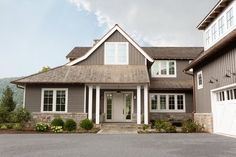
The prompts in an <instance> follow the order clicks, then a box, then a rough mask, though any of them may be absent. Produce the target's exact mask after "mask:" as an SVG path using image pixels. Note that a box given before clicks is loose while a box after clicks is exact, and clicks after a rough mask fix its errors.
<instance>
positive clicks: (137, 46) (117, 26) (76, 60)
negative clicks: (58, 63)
mask: <svg viewBox="0 0 236 157" xmlns="http://www.w3.org/2000/svg"><path fill="white" fill-rule="evenodd" d="M115 31H118V32H120V33H121V34H122V35H123V36H124V37H125V38H126V39H127V40H128V41H129V42H130V43H131V44H132V45H133V46H134V47H135V48H136V49H137V50H138V51H139V52H140V53H141V54H142V55H143V56H144V57H145V58H146V59H147V60H149V61H150V62H153V61H154V60H153V59H152V58H151V57H150V56H149V55H148V54H147V53H146V52H145V51H144V50H143V49H142V48H141V47H140V46H139V45H138V44H137V43H136V42H135V41H134V40H133V39H131V38H130V37H129V35H128V34H127V33H126V32H125V31H124V30H122V29H121V28H120V27H119V25H117V24H116V25H115V26H114V27H113V28H112V29H111V30H110V31H109V32H108V33H107V34H105V35H104V36H103V37H102V38H101V40H99V41H98V42H97V43H96V44H95V45H94V46H93V47H92V48H91V49H90V50H89V51H88V52H87V53H86V54H85V55H84V56H82V57H79V58H77V59H75V60H73V61H71V62H69V63H67V64H66V65H68V66H72V65H75V64H77V63H79V62H81V61H83V60H85V59H86V58H88V57H89V56H90V55H91V54H92V53H93V52H94V51H95V50H96V49H97V48H98V47H99V46H100V45H102V44H103V43H104V42H105V41H106V40H107V39H108V38H109V37H110V36H111V35H112V34H113V33H114V32H115Z"/></svg>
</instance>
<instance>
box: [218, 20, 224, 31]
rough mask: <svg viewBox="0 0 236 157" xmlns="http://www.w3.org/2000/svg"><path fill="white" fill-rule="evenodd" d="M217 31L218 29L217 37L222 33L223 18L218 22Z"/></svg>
mask: <svg viewBox="0 0 236 157" xmlns="http://www.w3.org/2000/svg"><path fill="white" fill-rule="evenodd" d="M218 27H219V28H218V29H219V35H222V34H223V33H224V16H222V17H221V18H220V19H219V21H218Z"/></svg>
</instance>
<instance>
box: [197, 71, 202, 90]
mask: <svg viewBox="0 0 236 157" xmlns="http://www.w3.org/2000/svg"><path fill="white" fill-rule="evenodd" d="M197 88H198V89H201V88H203V76H202V71H199V72H198V73H197Z"/></svg>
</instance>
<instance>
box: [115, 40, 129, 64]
mask: <svg viewBox="0 0 236 157" xmlns="http://www.w3.org/2000/svg"><path fill="white" fill-rule="evenodd" d="M127 57H128V56H127V46H126V43H118V44H117V59H118V63H119V64H124V63H127Z"/></svg>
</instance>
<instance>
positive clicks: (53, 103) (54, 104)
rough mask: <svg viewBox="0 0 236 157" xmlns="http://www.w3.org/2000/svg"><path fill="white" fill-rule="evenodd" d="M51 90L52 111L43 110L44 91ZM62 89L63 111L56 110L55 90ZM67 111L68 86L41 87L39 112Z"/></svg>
mask: <svg viewBox="0 0 236 157" xmlns="http://www.w3.org/2000/svg"><path fill="white" fill-rule="evenodd" d="M46 90H51V91H53V101H52V111H44V110H43V106H44V104H43V102H44V91H46ZM59 90H62V91H65V111H56V96H57V95H56V94H57V93H56V92H57V91H59ZM67 111H68V88H42V89H41V112H42V113H67Z"/></svg>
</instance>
